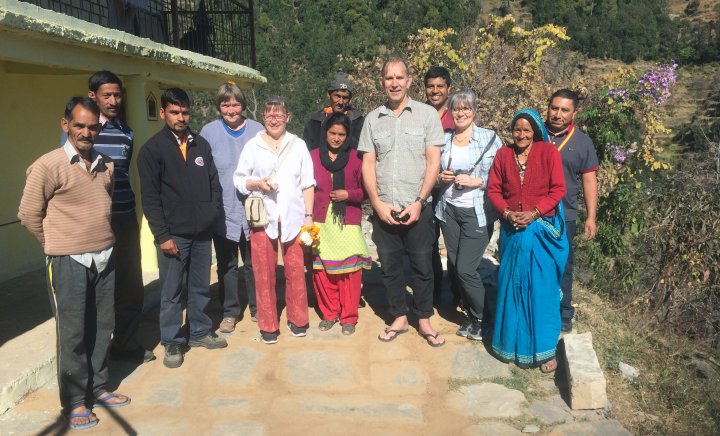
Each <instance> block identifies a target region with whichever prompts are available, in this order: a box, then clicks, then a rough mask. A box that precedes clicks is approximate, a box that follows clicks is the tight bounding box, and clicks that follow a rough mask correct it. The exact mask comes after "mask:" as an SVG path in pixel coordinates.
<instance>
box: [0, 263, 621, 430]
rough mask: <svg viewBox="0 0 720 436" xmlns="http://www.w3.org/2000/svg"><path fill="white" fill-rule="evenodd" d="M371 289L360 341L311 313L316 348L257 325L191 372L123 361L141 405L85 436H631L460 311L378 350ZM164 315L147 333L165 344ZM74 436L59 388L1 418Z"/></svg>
mask: <svg viewBox="0 0 720 436" xmlns="http://www.w3.org/2000/svg"><path fill="white" fill-rule="evenodd" d="M365 282H366V284H365V288H364V293H365V295H366V299H367V300H368V303H369V305H368V306H367V307H366V308H364V309H360V323H359V324H358V328H357V332H356V333H355V334H354V335H352V336H343V335H342V334H341V333H340V326H339V324H337V325H336V326H335V327H334V328H333V329H332V330H330V331H327V332H321V331H319V330H318V329H317V323H318V321H319V318H318V316H317V314H316V313H315V312H314V310H313V309H312V308H311V309H310V310H311V314H310V315H311V317H310V319H311V328H310V330H309V332H308V335H307V337H304V338H294V337H292V336H290V335H289V334H288V333H287V331H286V330H284V329H283V330H282V331H281V335H280V340H279V342H278V343H277V344H275V345H265V344H263V343H262V342H260V341H259V334H258V330H257V325H256V324H254V323H252V322H251V321H250V320H249V317H248V318H246V319H244V320H242V321H241V322H240V323H239V324H238V326H237V329H236V331H235V332H234V333H232V334H229V335H227V336H226V337H227V339H228V342H229V347H228V348H226V349H222V350H206V349H193V350H191V351H190V352H189V353H187V354H186V358H185V363H184V365H183V366H182V367H181V368H179V369H167V368H165V367H164V366H163V364H162V354H163V351H162V347H160V346H157V347H156V348H155V353H156V355H157V356H158V357H159V359H158V360H155V361H153V362H150V363H147V364H144V365H140V366H136V365H131V364H127V363H115V362H114V363H112V366H111V372H112V379H113V383H114V384H116V385H117V384H119V388H118V390H119V391H120V392H122V393H124V394H127V395H129V396H131V397H132V404H131V405H130V406H128V407H124V408H119V409H107V410H106V409H96V413H97V415H98V417H99V418H100V424H99V425H98V426H97V427H95V428H94V429H91V430H87V431H84V432H83V433H82V434H88V435H90V434H109V435H123V434H140V435H200V434H202V435H205V434H208V435H318V434H345V435H366V434H372V435H457V434H469V435H484V434H487V435H505V434H520V432H521V430H523V429H525V430H526V431H539V432H540V434H544V433H547V434H554V435H592V434H598V435H603V436H610V435H614V434H618V435H625V434H629V433H627V432H626V431H625V430H624V429H623V428H622V427H620V425H619V424H618V423H617V422H615V421H612V420H608V419H605V417H604V414H603V413H602V412H594V411H589V412H572V411H570V409H569V408H568V407H567V406H566V405H565V402H564V401H563V400H562V399H561V397H560V394H559V389H558V387H557V386H556V383H555V380H554V376H553V375H540V374H539V372H537V371H535V373H536V374H533V376H532V379H531V382H528V381H527V380H528V379H527V377H526V376H525V375H522V374H521V377H520V378H518V371H517V370H514V371H511V366H509V365H505V364H502V363H500V362H499V361H497V360H495V359H494V358H492V357H491V356H490V355H489V354H488V353H487V352H486V350H485V348H484V346H483V344H482V343H479V342H473V341H469V340H467V339H464V338H461V337H458V336H455V334H454V332H455V329H456V323H455V322H456V321H457V312H455V310H454V309H451V308H445V309H443V310H441V311H440V314H441V315H440V316H437V315H436V316H435V317H434V318H433V321H434V324H435V326H436V328H437V329H438V330H439V331H440V332H441V333H442V334H443V335H444V336H445V338H446V339H447V344H446V345H445V346H444V347H441V348H431V347H429V346H428V345H427V344H426V342H425V341H424V340H423V339H422V338H421V337H419V336H418V335H417V334H416V332H415V329H414V328H412V327H411V330H410V333H408V334H405V335H402V336H400V337H399V338H398V339H397V340H395V341H394V342H392V343H382V342H380V341H378V340H377V334H378V333H379V332H380V331H381V329H382V328H383V327H384V325H385V321H387V320H385V321H384V320H383V317H384V316H386V315H385V313H386V309H387V307H386V302H385V296H384V293H383V291H382V287H381V285H380V277H379V274H378V272H377V270H373V272H371V273H370V274H367V275H366V280H365ZM217 309H218V308H215V310H214V312H213V313H214V316H215V318H216V319H217V318H218V316H219V312H218V310H217ZM156 317H157V312H155V313H154V314H150V315H149V317H148V318H147V319H146V320H145V321H144V324H143V326H142V329H143V330H142V331H143V332H144V338H146V339H147V340H148V341H154V343H157V336H158V333H157V329H156V323H157V319H156ZM218 321H219V320H218ZM284 321H285V318H284V316H283V318H282V321H281V325H284ZM411 324H414V325H416V324H415V323H413V322H412V320H411ZM153 338H154V339H153ZM150 345H151V344H150ZM523 374H524V373H523ZM67 431H68V430H67V428H66V426H65V425H64V422H63V420H62V419H60V418H59V416H58V397H57V385H56V383H55V382H53V383H50V384H48V385H46V386H44V387H43V388H41V389H40V390H38V391H36V392H34V393H32V394H30V395H29V396H28V397H27V398H26V399H25V400H24V401H23V402H21V403H20V404H18V405H17V406H15V407H14V408H12V409H11V410H9V411H8V412H6V413H5V414H4V415H2V416H0V435H21V434H23V435H24V434H62V433H64V432H67ZM78 434H80V433H78Z"/></svg>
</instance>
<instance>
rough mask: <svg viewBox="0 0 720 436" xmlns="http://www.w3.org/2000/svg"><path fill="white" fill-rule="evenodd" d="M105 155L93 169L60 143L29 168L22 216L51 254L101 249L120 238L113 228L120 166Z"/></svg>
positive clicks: (68, 253)
mask: <svg viewBox="0 0 720 436" xmlns="http://www.w3.org/2000/svg"><path fill="white" fill-rule="evenodd" d="M102 160H103V163H99V164H98V165H97V166H96V168H95V169H94V170H93V172H92V173H87V172H86V171H85V170H84V169H83V168H81V167H80V164H77V163H75V164H71V163H70V161H69V159H68V157H67V154H66V153H65V150H64V149H63V148H62V147H60V148H56V149H55V150H53V151H51V152H49V153H46V154H44V155H43V156H41V157H40V158H39V159H38V160H36V161H35V162H33V164H32V165H30V167H29V168H28V170H27V173H26V174H27V181H26V182H25V189H24V190H23V196H22V199H21V200H20V209H19V210H18V218H19V219H20V223H21V224H22V225H23V226H25V227H26V228H27V229H28V230H29V231H30V232H31V233H32V234H33V235H35V237H36V238H38V240H39V241H40V244H41V245H42V246H43V250H44V251H45V254H47V255H49V256H64V255H71V254H83V253H95V252H98V251H102V250H104V249H106V248H108V247H110V246H111V245H112V244H113V243H114V242H115V238H114V237H113V233H112V230H111V228H110V218H111V209H112V199H111V197H112V190H113V170H114V167H113V163H112V160H111V159H110V158H109V157H107V156H102Z"/></svg>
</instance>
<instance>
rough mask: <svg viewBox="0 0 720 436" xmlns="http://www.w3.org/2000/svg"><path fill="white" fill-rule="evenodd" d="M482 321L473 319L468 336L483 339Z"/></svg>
mask: <svg viewBox="0 0 720 436" xmlns="http://www.w3.org/2000/svg"><path fill="white" fill-rule="evenodd" d="M482 334H483V332H482V321H481V320H479V319H478V320H473V322H472V324H470V327H469V328H468V331H467V336H466V337H467V338H468V339H472V340H473V341H482Z"/></svg>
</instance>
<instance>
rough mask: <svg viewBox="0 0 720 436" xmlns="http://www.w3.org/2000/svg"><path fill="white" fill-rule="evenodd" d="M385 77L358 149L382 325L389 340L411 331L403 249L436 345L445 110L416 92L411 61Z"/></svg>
mask: <svg viewBox="0 0 720 436" xmlns="http://www.w3.org/2000/svg"><path fill="white" fill-rule="evenodd" d="M380 83H381V84H382V86H383V88H384V89H385V94H386V96H387V102H386V103H385V104H384V105H382V106H380V107H378V108H377V109H375V110H373V111H372V112H370V113H369V114H368V116H367V117H366V118H365V123H364V124H363V129H362V132H361V133H360V143H359V146H358V151H359V152H363V153H365V154H364V155H363V163H362V174H363V183H364V185H365V189H366V190H367V193H368V197H369V198H370V203H371V204H372V207H373V209H374V211H375V214H374V216H373V217H372V223H373V241H374V242H375V245H376V246H377V249H378V255H379V257H380V261H381V262H382V271H383V284H384V285H385V289H386V292H387V296H388V303H389V305H390V308H389V311H390V314H391V315H392V316H393V317H395V319H394V321H393V322H392V323H391V325H390V326H389V327H388V328H386V329H385V330H384V331H383V332H381V333H380V335H379V336H378V339H379V340H381V341H383V342H390V341H393V340H395V339H396V338H397V337H398V336H400V335H401V334H403V333H406V332H407V331H408V318H407V313H408V312H409V310H410V309H409V308H408V305H407V303H406V292H405V277H404V274H403V255H404V254H405V253H407V255H408V257H409V259H410V265H411V266H412V271H413V307H412V310H413V312H414V313H415V315H417V317H418V333H419V334H420V336H422V337H423V338H424V339H425V340H426V341H427V343H428V345H430V346H432V347H439V346H442V345H444V344H445V339H444V338H443V337H442V336H440V335H439V333H438V332H437V331H435V329H433V327H432V325H431V324H430V317H431V316H432V315H433V313H434V311H433V269H432V256H431V254H432V245H433V241H434V240H435V224H434V222H433V212H432V208H431V207H429V205H428V201H429V200H430V191H431V190H432V188H433V187H434V186H435V180H436V177H437V173H438V170H439V168H440V148H441V147H442V144H443V143H444V141H445V138H444V134H443V129H442V126H441V124H440V118H439V117H438V116H437V112H436V111H435V109H434V108H433V107H432V106H428V105H426V104H424V103H420V102H418V101H414V100H412V99H411V98H410V97H409V96H408V90H409V89H410V84H411V83H412V77H411V76H410V73H409V71H408V67H407V63H406V62H405V61H404V60H403V59H400V58H390V59H389V60H388V61H387V62H385V65H384V66H383V68H382V73H381V78H380Z"/></svg>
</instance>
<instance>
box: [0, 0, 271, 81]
mask: <svg viewBox="0 0 720 436" xmlns="http://www.w3.org/2000/svg"><path fill="white" fill-rule="evenodd" d="M0 41H2V42H1V43H0V62H2V65H0V68H3V69H4V70H5V71H6V72H8V73H25V74H43V73H44V74H58V73H60V74H62V71H65V74H77V73H88V72H94V71H98V70H112V71H113V72H114V73H116V74H119V75H138V74H140V75H143V76H145V77H147V78H148V79H152V80H156V81H158V82H161V83H163V84H167V85H169V86H180V87H186V88H195V89H198V88H200V89H214V88H217V86H218V83H221V82H224V81H226V80H233V81H235V82H236V83H238V85H239V86H241V87H250V86H253V85H255V84H261V83H265V82H266V81H267V79H265V77H264V76H262V75H261V74H260V73H259V72H258V71H257V70H254V69H252V68H249V67H246V66H243V65H238V64H234V63H232V62H225V61H222V60H220V59H217V58H213V57H210V56H205V55H201V54H197V53H194V52H191V51H187V50H181V49H178V48H174V47H170V46H168V45H165V44H160V43H157V42H154V41H151V40H150V39H147V38H140V37H137V36H134V35H131V34H129V33H126V32H123V31H120V30H115V29H109V28H106V27H103V26H100V25H97V24H93V23H89V22H87V21H83V20H80V19H77V18H74V17H71V16H68V15H64V14H61V13H57V12H54V11H51V10H47V9H43V8H40V7H37V6H35V5H32V4H29V3H23V2H20V1H17V0H0ZM48 67H51V68H48Z"/></svg>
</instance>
